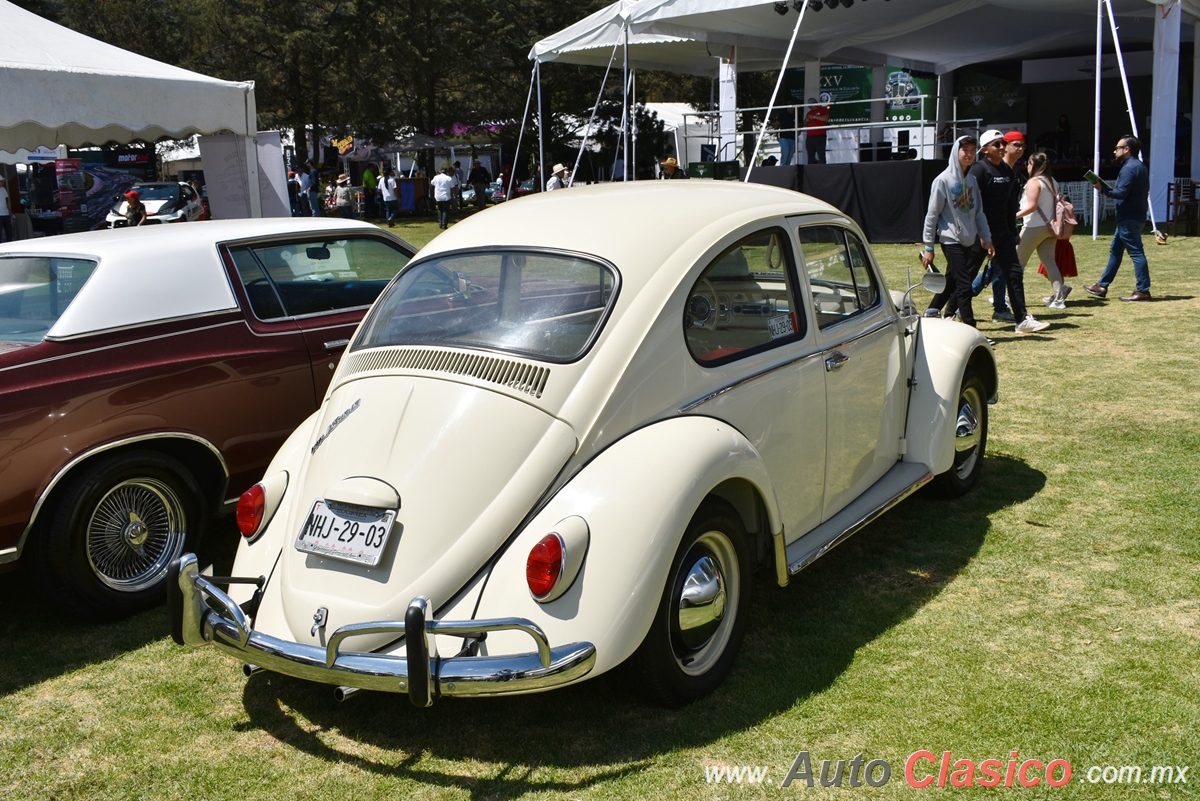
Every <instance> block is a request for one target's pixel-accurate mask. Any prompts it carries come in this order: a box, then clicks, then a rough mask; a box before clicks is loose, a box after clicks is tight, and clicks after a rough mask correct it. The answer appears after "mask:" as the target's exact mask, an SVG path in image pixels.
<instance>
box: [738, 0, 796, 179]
mask: <svg viewBox="0 0 1200 801" xmlns="http://www.w3.org/2000/svg"><path fill="white" fill-rule="evenodd" d="M806 11H808V3H805V4H804V5H802V6H800V13H799V14H798V15H797V17H796V27H795V28H793V29H792V40H791V41H790V42H788V48H787V52H786V53H784V54H783V64H781V65H780V66H779V77H778V78H777V79H776V80H775V89H774V91H772V92H771V102H770V103H769V104H768V105H767V113H766V114H765V115H764V116H763V122H762V128H760V129H759V130H758V138H757V139H755V140H754V155H753V156H752V157H751V158H750V163H749V164H747V165H746V177H745V178H743V179H742V183H750V173H752V172H754V165H755V164H757V163H758V151H759V149H760V148H761V147H762V141H763V137H764V136H766V135H767V125H768V124H770V122H771V112H772V111H773V110H774V109H775V98H777V97H779V87H780V86H782V85H783V76H784V74H785V73H787V65H788V64H789V63H791V60H792V48H794V47H795V46H796V37H797V36H799V35H800V25H801V23H803V22H804V13H805V12H806Z"/></svg>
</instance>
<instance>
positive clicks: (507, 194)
mask: <svg viewBox="0 0 1200 801" xmlns="http://www.w3.org/2000/svg"><path fill="white" fill-rule="evenodd" d="M536 83H537V62H534V65H533V72H532V73H530V75H529V94H528V95H526V96H525V112H524V113H523V114H522V115H521V130H520V131H518V132H517V150H516V152H515V153H513V166H512V169H511V170H509V171H508V188H507V189H506V190H505V191H504V199H505V200H512V188H513V178H514V176H516V174H517V159H518V158H520V156H521V140H522V139H524V138H525V123H526V122H528V121H529V103H530V101H531V100H533V87H534V85H535V84H536ZM500 169H504V160H503V158H502V159H501V160H500Z"/></svg>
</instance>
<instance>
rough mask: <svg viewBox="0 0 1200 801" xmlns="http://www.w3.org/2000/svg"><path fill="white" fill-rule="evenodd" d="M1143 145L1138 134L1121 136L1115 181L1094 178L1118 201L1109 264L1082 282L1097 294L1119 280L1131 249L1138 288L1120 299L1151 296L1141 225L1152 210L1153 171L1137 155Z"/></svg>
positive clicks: (1147, 297)
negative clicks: (1123, 260)
mask: <svg viewBox="0 0 1200 801" xmlns="http://www.w3.org/2000/svg"><path fill="white" fill-rule="evenodd" d="M1141 149H1142V143H1141V142H1139V141H1138V140H1137V137H1135V136H1133V135H1127V136H1123V137H1121V141H1120V142H1118V143H1117V146H1116V148H1114V149H1113V153H1114V154H1115V155H1116V157H1117V158H1118V159H1119V160H1120V161H1121V171H1120V172H1119V173H1117V183H1116V185H1115V186H1112V187H1109V186H1108V185H1107V184H1106V183H1104V182H1103V181H1101V180H1100V179H1099V178H1097V179H1095V181H1094V182H1093V185H1094V186H1096V188H1098V189H1099V190H1100V191H1101V192H1102V193H1104V194H1106V195H1108V196H1109V197H1111V198H1112V199H1113V200H1115V201H1116V208H1117V230H1116V233H1114V234H1113V240H1112V248H1111V250H1109V254H1108V266H1107V267H1106V268H1105V269H1104V275H1102V276H1100V280H1099V281H1097V282H1096V283H1094V284H1084V285H1083V288H1084V289H1086V290H1087V291H1088V292H1090V293H1091V294H1093V295H1095V296H1096V297H1098V298H1103V297H1105V296H1107V295H1108V287H1109V285H1110V284H1111V283H1112V282H1113V281H1114V280H1116V277H1117V268H1118V267H1120V266H1121V257H1122V256H1123V255H1124V253H1125V251H1127V250H1128V251H1129V258H1130V259H1131V260H1132V261H1133V274H1134V278H1135V279H1136V281H1137V284H1136V286H1135V287H1134V289H1135V290H1136V291H1135V292H1134V293H1133V294H1132V295H1129V296H1127V297H1123V298H1121V300H1129V301H1146V300H1150V267H1149V265H1147V264H1146V252H1145V250H1143V249H1142V226H1144V225H1145V224H1146V214H1147V212H1148V211H1149V210H1150V172H1149V170H1147V169H1146V165H1145V164H1143V163H1142V162H1141V160H1140V159H1139V158H1138V153H1139V152H1141Z"/></svg>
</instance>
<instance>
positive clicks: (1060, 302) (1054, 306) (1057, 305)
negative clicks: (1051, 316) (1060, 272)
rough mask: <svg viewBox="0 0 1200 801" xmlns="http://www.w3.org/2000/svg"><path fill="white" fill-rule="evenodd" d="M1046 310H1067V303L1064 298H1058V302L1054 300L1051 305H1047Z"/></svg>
mask: <svg viewBox="0 0 1200 801" xmlns="http://www.w3.org/2000/svg"><path fill="white" fill-rule="evenodd" d="M1046 308H1047V309H1065V308H1067V302H1066V301H1065V300H1063V299H1062V298H1058V299H1056V300H1052V301H1050V302H1049V303H1047V304H1046Z"/></svg>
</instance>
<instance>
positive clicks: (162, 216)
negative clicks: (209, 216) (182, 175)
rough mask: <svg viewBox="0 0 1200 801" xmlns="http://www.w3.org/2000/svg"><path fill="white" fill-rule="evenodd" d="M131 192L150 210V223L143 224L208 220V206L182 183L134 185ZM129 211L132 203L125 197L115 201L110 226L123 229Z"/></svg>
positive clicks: (109, 218) (148, 213) (188, 186)
mask: <svg viewBox="0 0 1200 801" xmlns="http://www.w3.org/2000/svg"><path fill="white" fill-rule="evenodd" d="M130 191H136V192H137V193H138V199H139V200H141V201H142V205H144V206H145V207H146V222H145V223H143V225H146V224H149V223H172V222H194V221H196V220H201V219H203V218H204V205H203V203H201V201H200V195H198V194H197V193H196V190H195V189H193V188H192V187H191V186H190V185H189V184H186V183H184V182H182V181H179V182H176V181H160V182H155V183H141V184H134V185H133V187H132V188H131V190H130ZM128 209H129V201H128V200H127V199H126V198H125V196H124V195H118V196H117V197H116V198H114V202H113V207H112V209H111V210H110V211H109V212H108V216H107V217H106V218H105V222H106V223H107V224H108V225H107V227H109V228H123V227H124V226H125V225H126V220H125V212H126V211H127V210H128Z"/></svg>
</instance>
